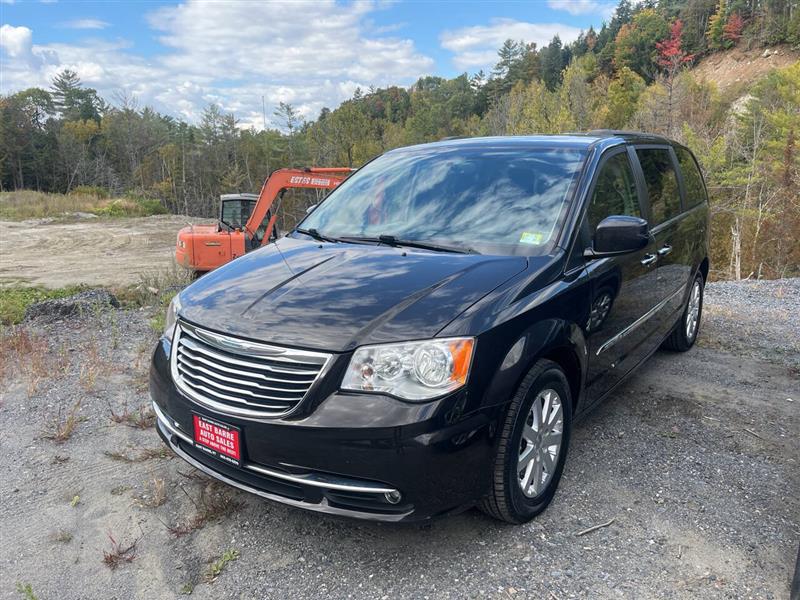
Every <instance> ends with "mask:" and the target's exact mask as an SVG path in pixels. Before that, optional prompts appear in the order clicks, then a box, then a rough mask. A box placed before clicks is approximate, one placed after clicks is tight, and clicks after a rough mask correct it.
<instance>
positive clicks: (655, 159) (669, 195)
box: [636, 148, 681, 226]
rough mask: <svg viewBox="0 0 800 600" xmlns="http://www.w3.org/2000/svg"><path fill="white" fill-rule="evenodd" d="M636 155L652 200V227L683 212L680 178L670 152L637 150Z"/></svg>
mask: <svg viewBox="0 0 800 600" xmlns="http://www.w3.org/2000/svg"><path fill="white" fill-rule="evenodd" d="M636 155H637V156H638V157H639V163H640V164H641V165H642V171H643V172H644V181H645V184H646V186H647V195H648V198H649V199H650V215H651V220H652V221H653V222H652V223H650V225H651V226H656V225H658V224H660V223H663V222H664V221H668V220H669V219H671V218H672V217H676V216H678V215H679V214H680V212H681V195H680V191H679V188H678V177H677V175H676V174H675V167H674V166H673V164H672V155H671V154H670V152H669V150H667V149H662V148H637V149H636Z"/></svg>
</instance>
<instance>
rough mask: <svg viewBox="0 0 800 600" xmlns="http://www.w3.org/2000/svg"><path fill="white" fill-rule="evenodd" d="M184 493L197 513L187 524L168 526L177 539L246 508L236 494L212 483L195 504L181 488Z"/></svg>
mask: <svg viewBox="0 0 800 600" xmlns="http://www.w3.org/2000/svg"><path fill="white" fill-rule="evenodd" d="M181 489H182V490H183V492H184V493H185V494H186V495H187V496H188V498H189V500H191V502H192V503H193V504H194V505H195V508H196V509H197V512H196V513H195V515H194V516H193V517H192V518H191V519H189V520H188V521H187V522H185V523H181V524H178V525H174V526H167V530H168V531H169V532H170V533H171V534H172V535H174V536H175V537H182V536H184V535H188V534H190V533H192V532H194V531H197V530H198V529H201V528H202V527H204V526H205V525H206V524H208V523H210V522H212V521H216V520H218V519H221V518H222V517H225V516H227V515H230V514H232V513H234V512H237V511H238V510H241V509H242V508H243V507H244V502H242V501H241V500H239V499H238V498H236V497H235V495H234V494H235V492H233V491H231V490H230V489H229V488H227V487H224V486H222V485H220V484H218V483H217V482H215V481H210V482H208V484H206V485H205V486H204V487H203V489H202V490H201V492H200V499H199V501H198V502H195V501H194V499H192V497H191V496H189V493H188V492H187V491H186V489H185V488H184V487H183V486H181Z"/></svg>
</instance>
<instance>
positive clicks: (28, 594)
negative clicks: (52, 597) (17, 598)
mask: <svg viewBox="0 0 800 600" xmlns="http://www.w3.org/2000/svg"><path fill="white" fill-rule="evenodd" d="M17 591H18V592H19V593H20V594H22V597H23V598H25V600H37V597H36V594H34V593H33V587H32V586H31V584H30V583H18V584H17Z"/></svg>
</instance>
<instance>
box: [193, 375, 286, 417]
mask: <svg viewBox="0 0 800 600" xmlns="http://www.w3.org/2000/svg"><path fill="white" fill-rule="evenodd" d="M187 383H188V384H189V385H190V386H192V388H193V389H196V390H198V391H200V392H203V393H204V394H208V395H209V396H214V397H216V398H219V399H220V400H226V401H229V402H236V403H237V404H243V405H246V406H252V407H254V408H271V409H274V410H286V407H285V406H282V405H279V404H251V403H250V402H247V401H246V400H241V399H239V398H234V397H233V396H227V395H225V394H220V393H219V392H215V391H214V390H210V389H209V388H207V387H205V386H202V385H195V384H193V383H191V382H187Z"/></svg>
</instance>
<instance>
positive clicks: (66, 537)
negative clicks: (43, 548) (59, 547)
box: [51, 529, 72, 544]
mask: <svg viewBox="0 0 800 600" xmlns="http://www.w3.org/2000/svg"><path fill="white" fill-rule="evenodd" d="M51 539H52V540H53V541H54V542H58V543H59V544H69V543H70V542H71V541H72V534H71V533H70V532H69V531H67V530H66V529H59V530H58V531H56V532H55V533H53V535H52V536H51Z"/></svg>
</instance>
